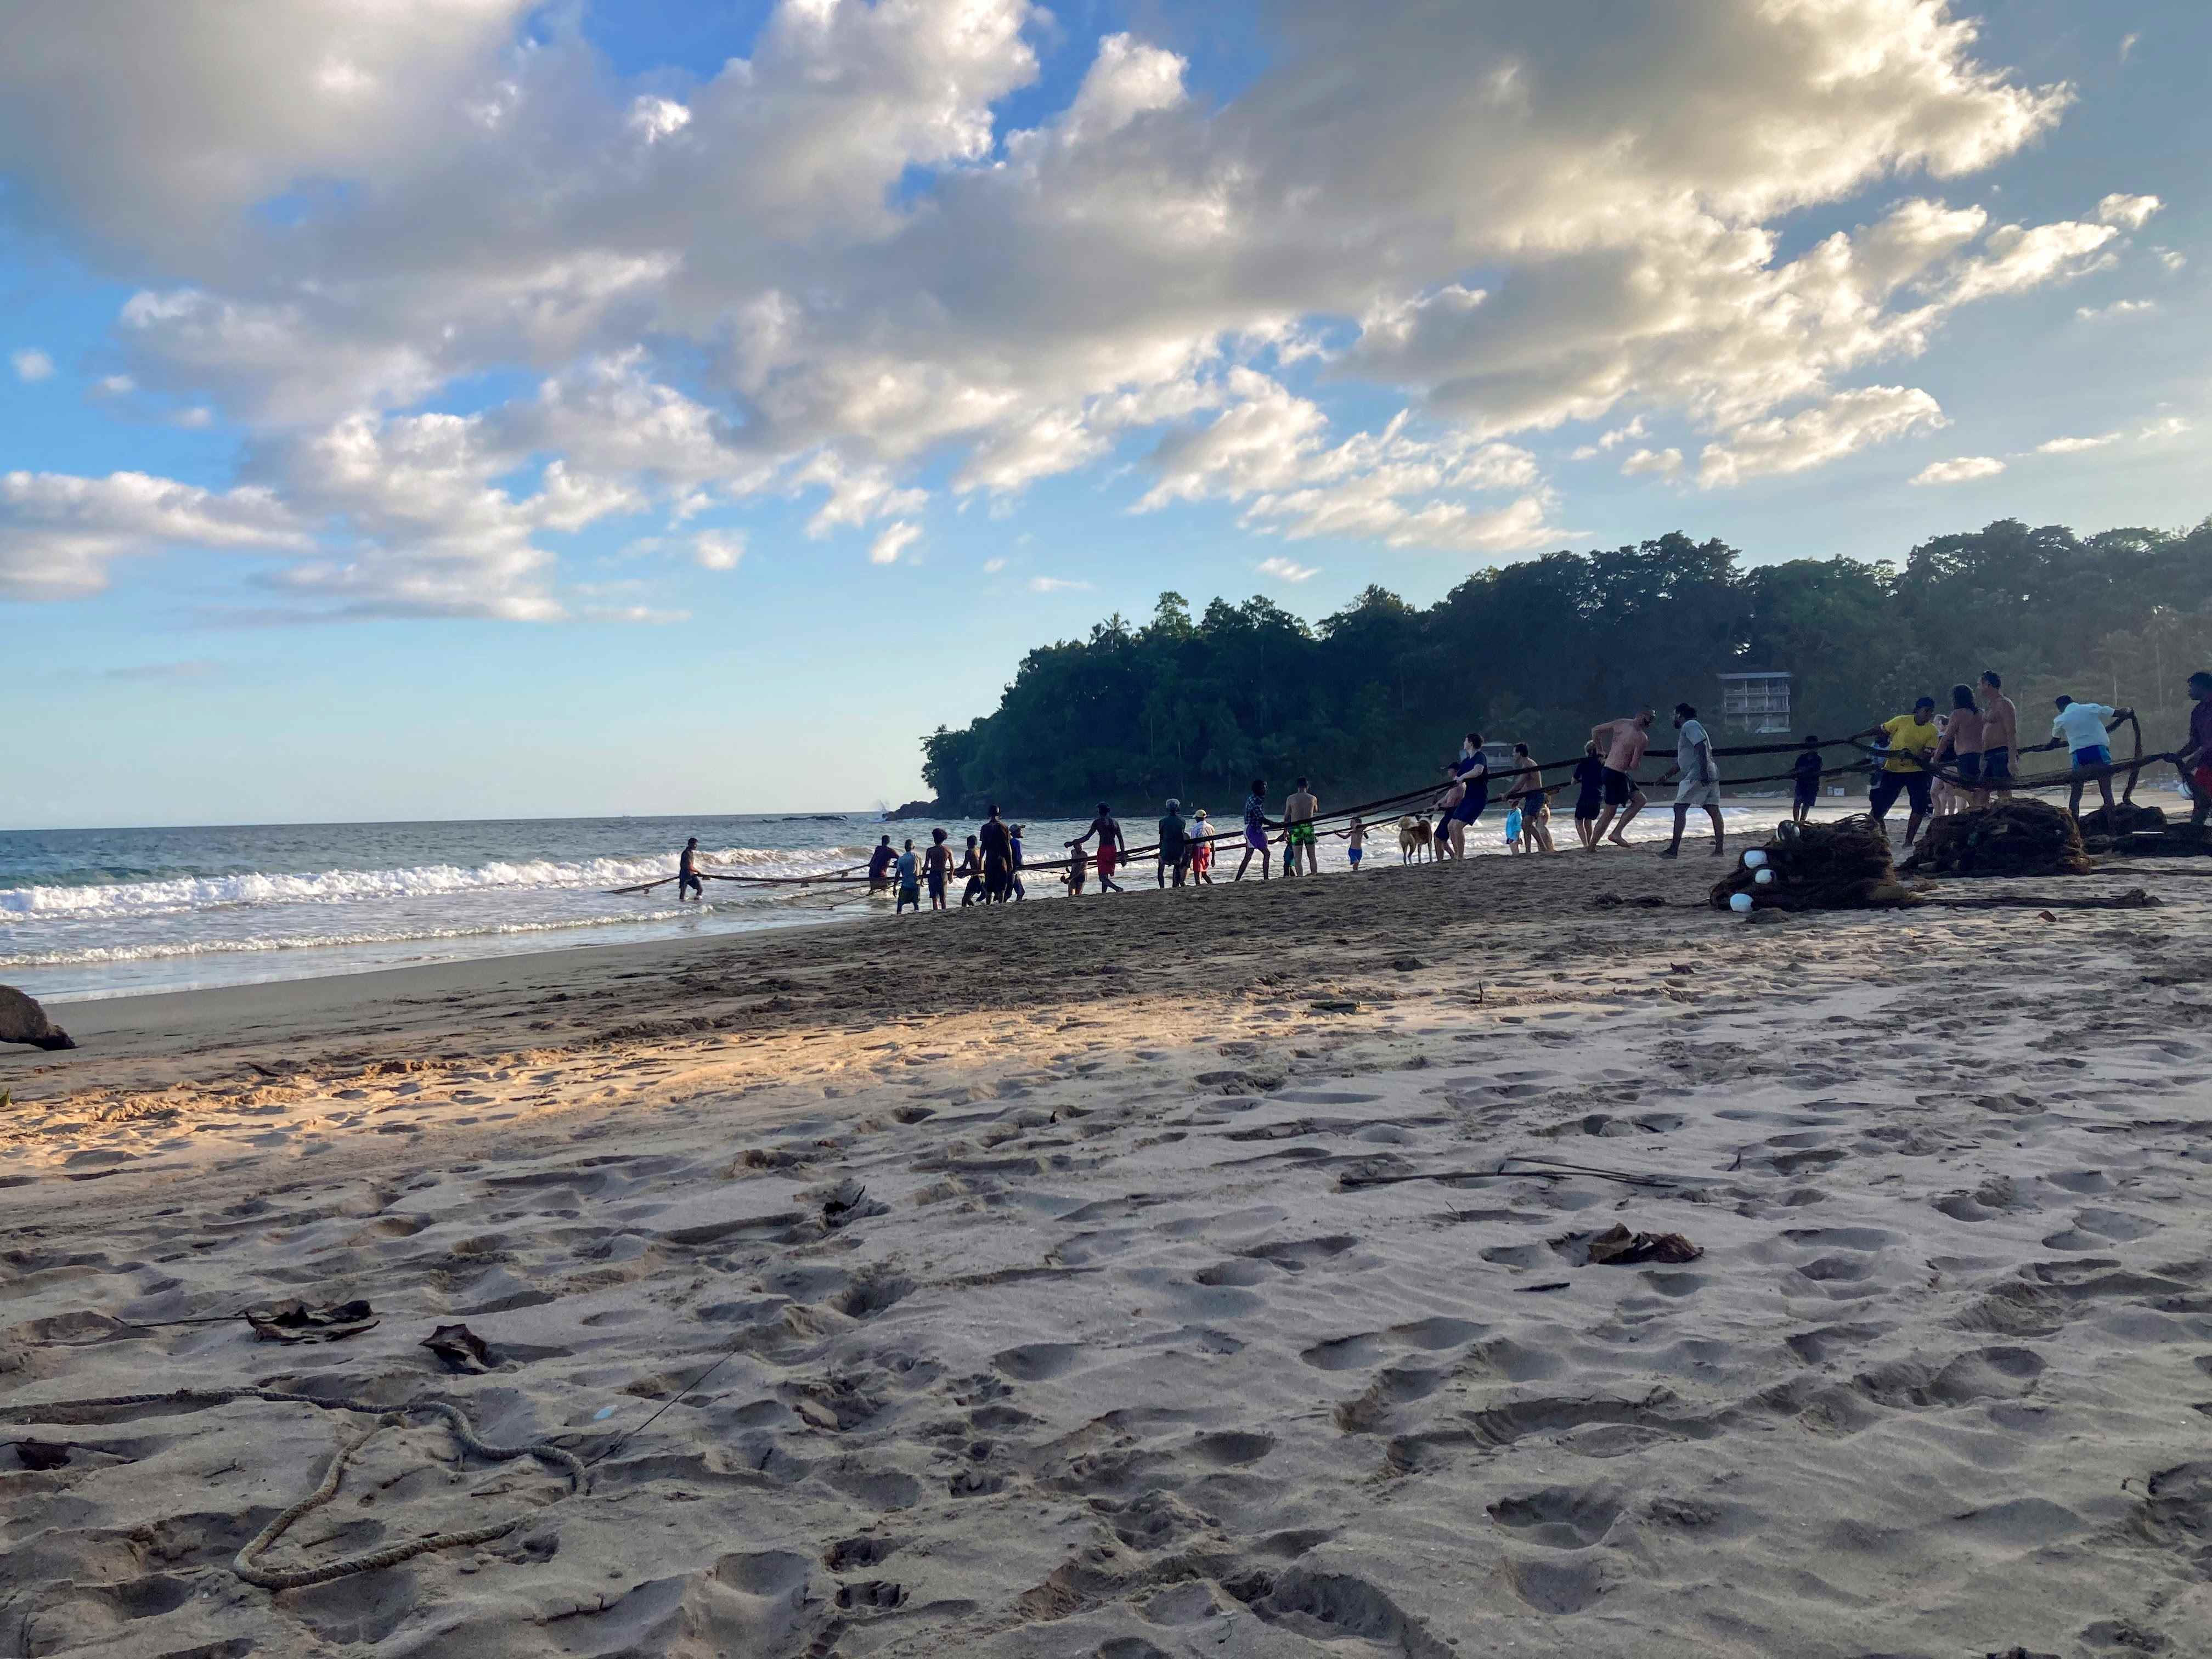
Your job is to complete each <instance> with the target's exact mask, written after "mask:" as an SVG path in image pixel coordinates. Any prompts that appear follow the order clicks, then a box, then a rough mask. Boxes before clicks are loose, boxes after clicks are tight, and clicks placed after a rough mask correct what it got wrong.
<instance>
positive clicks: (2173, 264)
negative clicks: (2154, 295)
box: [2151, 247, 2189, 270]
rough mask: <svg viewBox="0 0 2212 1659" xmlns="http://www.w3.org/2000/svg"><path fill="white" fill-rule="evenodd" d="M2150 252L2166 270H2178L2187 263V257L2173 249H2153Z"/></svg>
mask: <svg viewBox="0 0 2212 1659" xmlns="http://www.w3.org/2000/svg"><path fill="white" fill-rule="evenodd" d="M2151 252H2152V254H2153V256H2154V257H2155V258H2157V260H2158V262H2159V264H2161V265H2164V266H2165V267H2166V269H2167V270H2180V269H2181V268H2182V267H2183V266H2184V265H2185V264H2188V263H2189V256H2188V255H2187V254H2185V253H2183V252H2180V251H2179V250H2178V249H2175V248H2170V247H2154V248H2153V249H2152V250H2151Z"/></svg>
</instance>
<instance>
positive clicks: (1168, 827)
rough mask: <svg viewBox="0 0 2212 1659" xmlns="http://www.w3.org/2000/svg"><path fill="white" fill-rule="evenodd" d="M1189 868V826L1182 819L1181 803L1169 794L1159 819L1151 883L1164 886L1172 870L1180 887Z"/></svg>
mask: <svg viewBox="0 0 2212 1659" xmlns="http://www.w3.org/2000/svg"><path fill="white" fill-rule="evenodd" d="M1189 869H1190V826H1189V824H1188V823H1185V822H1184V821H1183V816H1182V802H1181V801H1179V800H1176V799H1174V798H1173V797H1172V796H1170V798H1169V799H1168V810H1167V812H1166V814H1165V815H1164V817H1162V818H1161V819H1160V844H1159V854H1158V857H1157V858H1156V859H1154V860H1153V868H1152V873H1153V877H1154V881H1153V885H1155V886H1157V887H1164V886H1166V885H1167V884H1168V877H1169V875H1170V872H1172V873H1173V875H1174V876H1175V884H1176V886H1178V887H1180V886H1182V880H1183V877H1184V876H1185V875H1186V874H1187V873H1188V872H1189Z"/></svg>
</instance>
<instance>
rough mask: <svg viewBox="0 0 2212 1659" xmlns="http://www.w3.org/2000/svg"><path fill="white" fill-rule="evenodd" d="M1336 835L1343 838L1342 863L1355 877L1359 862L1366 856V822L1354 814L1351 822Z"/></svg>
mask: <svg viewBox="0 0 2212 1659" xmlns="http://www.w3.org/2000/svg"><path fill="white" fill-rule="evenodd" d="M1336 833H1337V834H1338V835H1340V836H1342V837H1343V838H1344V861H1345V862H1346V864H1348V865H1350V866H1352V874H1353V875H1355V876H1356V875H1358V873H1359V862H1360V860H1362V859H1364V858H1365V857H1366V856H1367V820H1366V819H1365V818H1363V817H1360V816H1359V815H1358V813H1354V814H1353V815H1352V822H1351V823H1347V824H1346V825H1345V826H1344V828H1343V829H1340V830H1338V831H1337V832H1336Z"/></svg>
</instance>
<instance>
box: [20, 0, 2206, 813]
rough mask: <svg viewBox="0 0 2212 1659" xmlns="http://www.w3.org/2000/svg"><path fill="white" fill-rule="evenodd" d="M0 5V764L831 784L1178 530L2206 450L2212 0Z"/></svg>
mask: <svg viewBox="0 0 2212 1659" xmlns="http://www.w3.org/2000/svg"><path fill="white" fill-rule="evenodd" d="M0 22H4V27H5V31H6V39H7V41H8V48H9V49H8V51H7V52H6V53H5V54H4V55H0V641H5V644H6V647H7V649H6V653H5V659H4V660H5V662H6V664H7V667H8V670H9V671H8V674H7V687H8V707H9V709H10V711H11V714H12V715H13V718H12V720H11V725H12V726H13V727H14V729H15V732H17V737H16V739H15V742H14V743H13V744H11V745H10V747H11V753H10V756H9V765H8V767H7V768H6V769H5V771H4V774H0V827H8V828H43V827H53V826H64V825H112V824H160V823H255V822H299V821H306V822H334V821H351V820H369V819H407V818H436V817H523V816H537V815H544V816H559V815H570V814H575V815H597V814H611V813H624V812H628V813H637V814H653V813H680V812H743V811H791V810H807V809H836V808H846V809H850V808H854V807H864V806H867V805H872V804H874V803H875V802H877V801H878V800H888V801H893V802H896V801H900V800H903V799H908V798H909V797H911V796H913V795H915V794H917V793H920V776H919V761H920V750H919V739H920V738H921V735H922V734H923V733H925V732H927V731H929V730H930V729H932V728H933V727H934V726H937V725H938V724H939V723H945V724H950V725H956V726H957V725H962V724H964V723H966V722H967V721H968V720H971V719H974V718H975V717H976V716H978V715H980V714H987V713H988V712H989V711H990V709H991V708H993V707H994V705H995V703H996V702H997V699H998V696H999V693H1000V690H1001V688H1002V687H1003V686H1004V685H1005V684H1006V683H1007V682H1008V681H1009V680H1010V679H1011V678H1012V676H1013V673H1014V671H1015V670H1016V668H1017V666H1018V664H1019V662H1020V660H1021V658H1022V655H1023V653H1024V652H1025V651H1027V650H1028V649H1030V648H1031V647H1035V646H1037V645H1040V644H1043V643H1046V642H1048V641H1053V640H1055V639H1061V638H1072V637H1079V636H1081V635H1085V634H1086V633H1087V632H1088V631H1089V629H1091V627H1092V625H1093V624H1094V623H1097V622H1098V621H1099V620H1101V619H1103V618H1104V617H1107V616H1109V615H1110V614H1112V613H1115V612H1120V613H1121V614H1124V615H1126V616H1129V617H1146V616H1148V615H1149V614H1150V613H1151V611H1152V608H1153V605H1154V603H1155V601H1156V599H1157V597H1158V594H1159V593H1160V592H1162V591H1163V590H1164V589H1168V588H1173V589H1175V590H1176V591H1178V592H1182V593H1183V594H1184V595H1186V596H1187V597H1188V598H1189V599H1191V600H1193V601H1194V603H1195V604H1198V605H1203V604H1204V603H1205V602H1206V600H1208V599H1212V598H1213V597H1214V596H1216V595H1223V596H1226V597H1229V598H1231V599H1243V598H1244V597H1246V596H1248V595H1249V594H1252V593H1255V592H1261V593H1265V594H1267V596H1268V597H1269V598H1270V599H1273V600H1274V601H1275V602H1276V603H1278V604H1279V605H1284V606H1285V607H1286V608H1288V609H1290V610H1291V611H1296V612H1297V613H1298V614H1299V615H1301V616H1304V617H1308V618H1309V619H1311V620H1314V621H1316V622H1318V621H1319V620H1320V619H1321V618H1322V617H1326V616H1328V614H1329V613H1330V612H1332V611H1336V610H1338V609H1340V608H1341V607H1342V606H1343V605H1345V604H1346V601H1347V600H1349V599H1351V598H1352V596H1353V595H1355V594H1356V593H1358V592H1359V591H1360V590H1361V589H1363V588H1364V587H1365V586H1367V585H1369V584H1370V583H1380V584H1381V585H1383V586H1386V587H1388V588H1389V589H1391V590H1393V591H1394V592H1399V593H1401V594H1402V595H1404V596H1405V597H1406V598H1407V599H1410V600H1413V601H1414V602H1416V603H1420V604H1425V603H1429V602H1431V601H1433V600H1434V599H1437V598H1438V597H1440V596H1441V595H1442V594H1443V593H1444V592H1447V591H1449V589H1450V588H1451V587H1452V586H1454V585H1455V584H1456V583H1457V582H1459V581H1461V580H1464V579H1465V577H1466V576H1467V575H1468V573H1469V572H1470V571H1473V570H1476V569H1480V568H1485V567H1488V566H1492V565H1496V564H1499V563H1504V562H1511V561H1513V560H1516V559H1521V558H1527V557H1529V556H1534V555H1536V554H1539V553H1542V552H1546V551H1551V550H1557V549H1559V548H1574V549H1582V550H1587V549H1591V548H1597V547H1609V546H1616V545H1620V544H1626V543H1631V542H1635V541H1638V540H1641V539H1644V538H1648V537H1653V536H1656V535H1660V534H1662V533H1664V532H1668V531H1670V530H1678V529H1679V530H1682V531H1686V532H1689V533H1690V534H1692V535H1693V536H1696V537H1699V538H1704V537H1706V536H1718V537H1721V538H1724V539H1725V540H1727V541H1729V542H1730V543H1731V544H1734V545H1735V546H1737V547H1739V548H1741V549H1742V550H1743V552H1744V555H1745V557H1746V558H1747V561H1749V562H1767V561H1772V560H1779V559H1789V558H1803V557H1826V556H1833V555H1849V556H1853V557H1858V558H1867V559H1874V558H1902V557H1903V556H1904V555H1905V553H1906V552H1907V551H1908V550H1910V549H1911V546H1912V545H1913V544H1915V543H1916V542H1918V541H1921V540H1923V539H1926V538H1929V537H1930V536H1934V535H1938V534H1942V533H1944V532H1950V531H1955V530H1963V529H1972V528H1976V527H1978V526H1981V525H1983V524H1984V523H1987V522H1989V521H1990V520H1996V519H1999V518H2019V519H2024V520H2028V521H2030V522H2032V523H2037V524H2047V523H2065V524H2070V525H2073V526H2075V527H2076V528H2077V529H2080V530H2082V531H2084V532H2088V531H2092V530H2097V529H2104V528H2107V527H2111V526H2160V527H2165V528H2171V529H2179V528H2183V527H2185V526H2189V525H2191V524H2193V523H2195V522H2197V521H2198V520H2201V519H2203V517H2205V516H2206V515H2207V514H2208V513H2212V471H2208V469H2207V467H2206V466H2205V465H2204V461H2203V455H2204V446H2205V439H2206V435H2207V433H2208V432H2212V424H2209V423H2212V409H2208V407H2207V404H2208V401H2212V392H2208V390H2207V388H2208V386H2212V378H2208V374H2207V371H2208V368H2212V295H2208V290H2207V286H2206V278H2207V274H2208V272H2212V213H2208V205H2207V199H2206V180H2205V169H2204V167H2203V156H2204V155H2206V154H2207V153H2209V152H2212V100H2206V99H2205V98H2204V97H2203V65H2204V64H2205V63H2206V62H2208V61H2212V8H2208V7H2206V6H2204V5H2203V4H2202V3H2199V0H2106V3H2104V4H2100V5H2098V6H2095V7H2088V6H2082V5H2080V4H2078V3H2075V0H2006V3H2003V4H2001V5H1999V4H1995V3H1990V4H1986V5H1977V4H1974V3H1971V0H1961V3H1955V4H1945V3H1941V0H1699V3H1697V4H1694V5H1667V4H1661V5H1653V4H1650V3H1648V0H1558V3H1553V4H1548V5H1543V6H1530V5H1528V4H1526V3H1524V0H1464V3H1461V4H1457V5H1454V6H1441V7H1440V6H1437V5H1435V4H1433V3H1431V0H1364V3H1362V4H1360V5H1358V6H1348V5H1345V4H1343V3H1342V0H1209V3H1207V4H1206V5H1203V6H1195V5H1186V4H1169V3H1166V0H1067V3H1062V4H1058V5H1055V6H1054V7H1052V8H1051V9H1046V8H1044V7H1042V6H1040V5H1036V4H1033V3H1029V0H872V3H870V0H726V3H705V0H619V3H617V0H558V3H550V4H549V3H533V0H379V3H377V4H374V5H366V4H362V3H360V0H292V3H289V4H288V5H286V6H283V7H281V8H268V7H247V6H239V5H236V4H234V3H232V0H167V3H165V4H163V5H161V6H160V7H147V6H144V5H141V4H137V3H133V0H78V3H75V4H72V5H70V6H45V5H36V4H31V3H18V4H9V5H6V6H5V7H4V9H0ZM1529 696H1530V700H1531V701H1532V702H1537V701H1541V687H1532V688H1530V690H1529Z"/></svg>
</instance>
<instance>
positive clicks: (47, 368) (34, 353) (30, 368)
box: [8, 346, 54, 384]
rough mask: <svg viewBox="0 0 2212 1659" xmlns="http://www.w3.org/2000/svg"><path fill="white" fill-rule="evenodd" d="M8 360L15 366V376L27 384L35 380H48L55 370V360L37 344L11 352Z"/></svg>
mask: <svg viewBox="0 0 2212 1659" xmlns="http://www.w3.org/2000/svg"><path fill="white" fill-rule="evenodd" d="M8 361H9V363H10V364H12V365H13V366H14V368H15V378H16V379H17V380H21V381H23V382H24V383H25V384H29V383H30V382H32V381H33V380H46V379H48V378H49V377H50V376H52V374H53V372H54V360H53V359H52V358H51V357H49V356H46V353H45V352H43V351H41V350H40V349H38V348H37V347H36V346H25V347H24V348H23V349H21V350H20V351H17V352H14V353H12V354H10V355H9V359H8Z"/></svg>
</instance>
